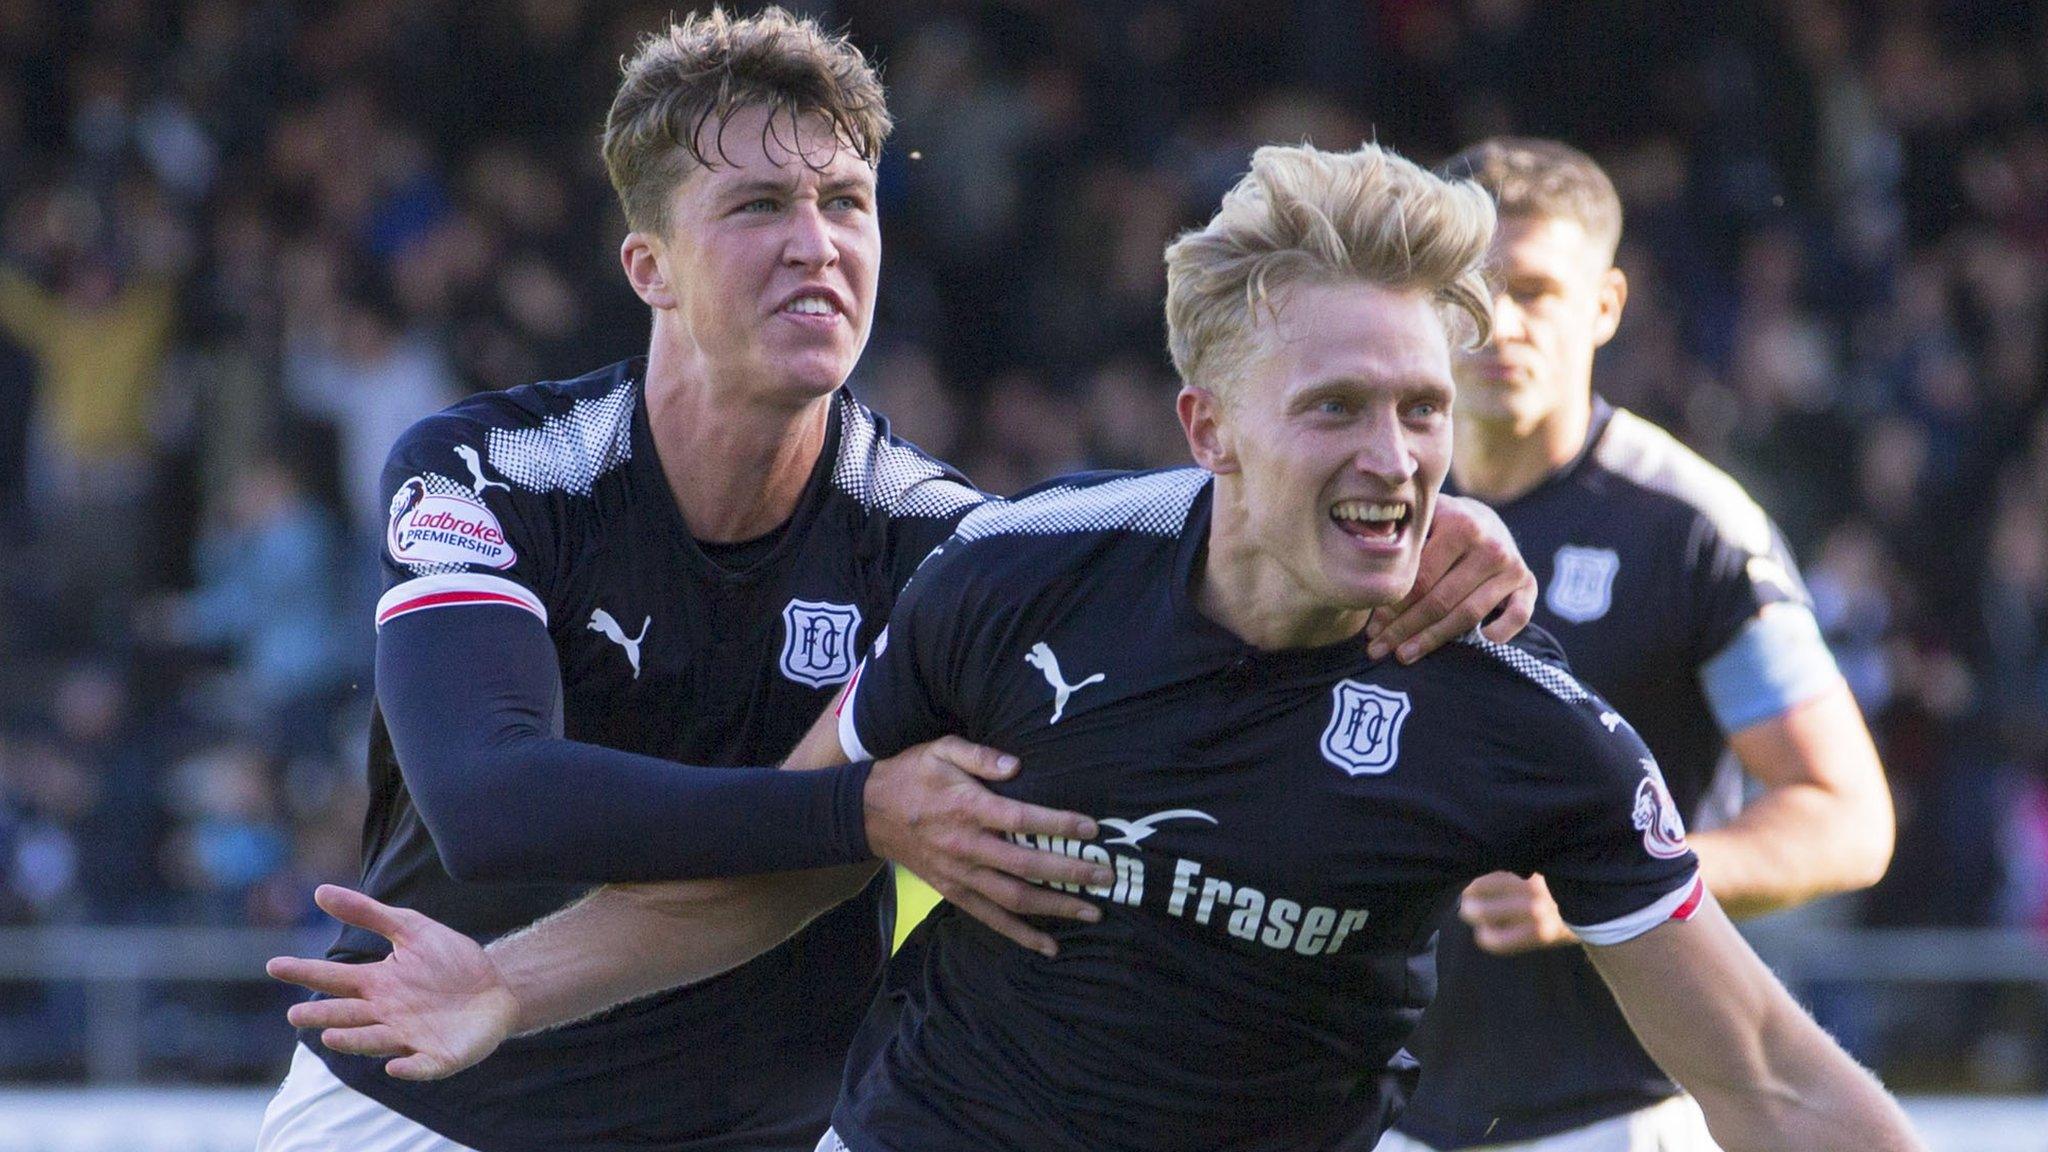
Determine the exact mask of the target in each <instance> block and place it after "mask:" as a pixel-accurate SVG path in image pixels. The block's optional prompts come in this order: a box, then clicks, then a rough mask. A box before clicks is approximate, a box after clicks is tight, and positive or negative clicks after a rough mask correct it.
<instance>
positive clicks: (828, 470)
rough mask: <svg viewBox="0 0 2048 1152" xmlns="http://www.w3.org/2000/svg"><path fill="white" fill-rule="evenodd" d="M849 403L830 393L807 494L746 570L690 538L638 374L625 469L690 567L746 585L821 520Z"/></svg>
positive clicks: (644, 385) (839, 394) (644, 380)
mask: <svg viewBox="0 0 2048 1152" xmlns="http://www.w3.org/2000/svg"><path fill="white" fill-rule="evenodd" d="M848 400H849V398H848V396H847V393H846V389H845V388H844V387H841V388H840V389H839V391H837V392H835V393H833V394H832V415H831V416H830V418H828V419H827V420H826V421H825V443H824V445H823V447H821V448H820V449H819V451H818V459H817V460H816V461H815V462H813V463H812V465H811V476H810V479H808V480H806V481H805V482H804V491H803V495H801V496H799V497H798V498H797V502H796V510H795V511H794V512H791V513H790V516H789V519H788V520H786V521H784V522H783V523H782V525H781V527H779V528H776V529H773V531H778V532H781V533H782V539H781V540H779V541H777V542H776V545H775V547H773V548H771V549H769V550H768V551H767V552H766V553H764V554H762V555H761V556H760V557H759V558H757V559H755V561H754V562H753V563H751V564H748V565H745V566H743V567H739V568H727V567H726V566H725V565H723V564H720V563H719V562H718V561H716V560H713V559H712V558H711V557H709V556H706V555H705V554H704V549H702V548H700V547H698V545H697V538H696V537H694V536H692V535H691V534H690V526H689V524H687V523H686V522H684V520H683V510H682V509H681V508H679V507H677V506H676V496H675V493H674V492H671V491H670V490H669V486H668V477H667V476H666V475H665V474H664V473H663V472H662V469H661V450H660V449H659V448H658V447H657V446H656V445H655V443H654V423H653V421H652V420H651V419H649V417H648V415H647V378H646V375H645V374H644V373H642V374H640V379H639V380H638V382H637V384H636V386H635V387H634V389H633V459H632V460H631V461H630V462H629V463H628V465H627V466H628V467H631V468H638V469H639V470H640V473H639V475H638V477H637V478H636V482H637V483H638V484H640V485H644V486H645V488H646V490H647V491H648V492H649V493H651V494H653V495H652V498H653V499H654V501H655V502H656V503H657V504H659V505H660V506H661V508H662V512H660V513H658V514H657V518H658V519H659V520H660V521H661V522H662V525H663V527H664V528H665V529H666V531H667V534H668V537H669V541H668V542H669V544H670V545H671V546H672V547H673V548H675V550H676V551H677V552H678V553H679V554H681V555H682V556H683V557H684V558H685V559H686V560H687V561H688V563H689V565H690V566H691V567H692V568H694V569H695V570H696V571H697V572H699V573H701V574H702V575H704V576H706V577H709V578H711V579H716V580H726V581H731V582H733V583H742V582H745V581H747V580H750V579H752V578H754V577H755V576H756V575H758V574H760V573H762V572H764V571H769V570H772V569H774V568H775V567H776V565H777V564H778V563H779V562H780V561H781V559H782V558H783V557H784V556H785V555H787V554H788V552H789V550H790V549H791V548H793V547H795V546H796V543H797V542H798V541H799V540H801V539H802V538H803V536H804V534H805V533H806V532H807V531H808V530H809V528H810V524H811V521H812V520H815V519H816V518H817V515H818V508H819V506H820V505H821V504H823V503H824V498H823V493H824V489H825V486H826V485H827V484H829V483H830V482H831V480H832V465H833V463H834V461H836V460H837V459H838V458H839V435H840V428H839V425H840V420H841V416H842V413H841V411H840V407H841V405H844V404H846V403H848Z"/></svg>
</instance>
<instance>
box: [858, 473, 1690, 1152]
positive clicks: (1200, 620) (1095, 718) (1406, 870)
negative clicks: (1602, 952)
mask: <svg viewBox="0 0 2048 1152" xmlns="http://www.w3.org/2000/svg"><path fill="white" fill-rule="evenodd" d="M1209 501H1210V484H1209V477H1208V474H1207V473H1205V472H1201V471H1197V470H1192V469H1183V470H1177V471H1169V472H1160V473H1138V474H1120V475H1119V474H1111V475H1103V476H1095V477H1080V478H1073V479H1070V480H1066V481H1060V482H1056V483H1055V484H1054V485H1052V486H1050V487H1048V488H1046V489H1044V490H1042V491H1040V492H1037V493H1035V494H1032V495H1028V496H1026V497H1024V498H1022V499H1020V500H1018V501H1016V502H1014V503H1012V504H1009V505H1001V506H999V505H988V506H986V507H984V508H983V509H981V510H978V511H976V512H973V513H970V514H969V515H968V517H967V518H966V519H965V520H963V521H962V523H961V526H960V530H959V532H958V533H957V534H956V535H955V536H954V538H953V540H952V541H950V542H948V543H947V544H946V545H945V546H944V547H943V548H942V549H941V551H940V552H939V553H937V554H935V556H934V557H933V559H932V560H931V561H929V562H928V563H927V564H926V566H925V567H924V568H923V569H922V570H920V571H919V573H918V574H917V575H916V576H915V577H913V578H912V580H911V583H910V586H909V588H908V589H907V590H906V591H905V593H904V596H903V599H902V601H901V602H900V603H899V606H898V610H897V613H896V616H895V617H894V619H893V620H892V621H891V623H890V625H889V627H888V628H887V629H886V630H885V631H884V632H883V633H882V635H881V637H880V638H879V639H878V640H877V641H876V643H875V645H874V647H873V649H872V651H871V653H870V654H869V656H868V657H867V659H866V661H865V662H864V664H863V667H862V671H861V672H860V673H859V674H858V675H857V678H856V680H855V685H854V688H853V690H852V692H851V694H850V695H849V698H848V700H847V701H846V703H845V704H843V705H842V707H841V710H840V718H839V719H840V740H841V744H842V745H843V746H844V747H845V749H846V751H847V753H848V755H849V756H852V757H855V758H860V757H864V756H869V755H876V754H888V753H891V752H894V751H896V750H899V749H901V748H904V747H907V746H909V745H912V744H915V743H917V742H920V741H923V740H926V739H929V738H931V737H934V736H938V735H940V734H943V733H948V732H957V733H958V734H960V735H962V736H965V737H966V738H968V739H970V740H974V741H977V742H980V743H984V744H988V745H990V746H993V747H997V748H1002V749H1005V750H1007V751H1010V752H1014V753H1016V754H1017V755H1018V756H1019V757H1021V758H1022V761H1023V767H1022V768H1021V769H1020V771H1019V773H1018V774H1017V776H1016V777H1015V778H1014V780H1013V781H1011V782H1008V783H1006V784H1004V785H1003V786H1002V787H1001V788H1000V790H1001V791H1002V792H1004V793H1005V794H1008V795H1011V796H1014V797H1016V798H1018V799H1021V800H1025V801H1029V802H1031V803H1035V804H1043V805H1049V806H1054V807H1059V808H1068V809H1074V810H1077V811H1081V812H1085V813H1088V814H1091V815H1093V816H1095V817H1096V818H1097V819H1098V821H1099V823H1100V825H1101V828H1102V832H1101V835H1100V836H1099V837H1098V838H1097V839H1096V840H1095V841H1093V842H1090V843H1086V844H1080V843H1064V842H1056V841H1047V842H1046V843H1045V844H1043V845H1042V846H1044V847H1049V848H1053V849H1055V850H1062V851H1066V852H1069V853H1072V854H1075V855H1079V856H1083V857H1087V858H1090V859H1093V860H1096V861H1099V862H1102V863H1105V864H1108V865H1110V866H1111V867H1112V868H1113V870H1114V872H1115V876H1116V880H1115V883H1114V884H1113V885H1111V886H1109V887H1106V888H1100V889H1093V890H1089V891H1088V894H1089V895H1091V896H1093V897H1094V898H1095V899H1096V900H1098V901H1099V902H1100V903H1101V904H1102V906H1103V908H1104V913H1105V915H1104V917H1103V920H1102V921H1101V922H1100V923H1099V924H1094V925H1088V924H1081V923H1078V922H1071V921H1060V922H1058V923H1057V924H1053V925H1049V926H1048V930H1049V931H1051V932H1052V934H1053V935H1054V937H1055V938H1056V939H1057V940H1058V942H1059V948H1060V951H1059V955H1058V957H1057V958H1056V959H1047V958H1045V957H1043V956H1040V955H1038V954H1037V953H1034V952H1030V951H1027V950H1025V949H1023V948H1019V947H1017V946H1016V945H1014V944H1012V943H1010V942H1009V941H1007V940H1005V939H1003V938H1002V937H1000V936H998V935H996V934H995V933H993V932H992V931H990V930H989V929H987V928H985V927H984V926H982V925H981V924H980V923H978V922H977V921H975V920H973V919H971V918H969V917H966V916H964V915H961V914H960V913H958V912H957V911H955V910H953V909H951V908H947V907H942V908H941V909H940V910H939V911H938V912H937V913H935V914H934V915H933V916H932V917H931V918H930V919H928V920H926V921H925V922H924V923H923V924H922V925H920V926H919V927H918V929H917V931H916V932H915V933H914V934H913V935H912V937H911V939H910V940H909V941H908V942H907V943H906V945H905V947H904V948H903V949H902V950H901V951H900V952H899V953H898V954H897V956H896V958H895V960H894V961H892V962H891V964H890V967H889V970H888V972H887V974H886V976H885V983H884V993H883V996H882V997H881V998H880V999H879V1000H878V1001H877V1002H876V1007H875V1010H874V1012H873V1014H872V1015H871V1016H870V1018H869V1020H868V1022H867V1024H866V1025H865V1026H864V1027H863V1029H862V1035H861V1039H860V1040H859V1041H858V1042H857V1043H856V1045H855V1048H854V1050H853V1053H852V1055H851V1056H850V1057H849V1060H848V1065H847V1079H846V1086H845V1089H844V1092H843V1095H842V1097H841V1100H840V1104H839V1106H838V1108H837V1109H835V1111H834V1113H833V1126H834V1128H835V1129H837V1131H838V1132H839V1134H840V1136H841V1138H842V1139H843V1140H844V1141H845V1142H846V1144H847V1145H848V1147H850V1148H852V1149H853V1150H854V1152H880V1150H889V1152H910V1150H913V1149H915V1150H919V1152H924V1150H935V1149H945V1150H951V1149H961V1150H965V1149H977V1150H980V1149H1015V1150H1020V1152H1021V1150H1031V1152H1049V1150H1054V1149H1076V1150H1078V1149H1090V1150H1098V1152H1099V1150H1118V1149H1130V1150H1138V1149H1158V1150H1161V1152H1165V1150H1174V1152H1184V1150H1186V1149H1190V1148H1202V1149H1276V1150H1277V1149H1304V1150H1306V1149H1328V1148H1332V1147H1336V1146H1339V1145H1340V1144H1342V1145H1345V1146H1360V1144H1359V1142H1360V1141H1362V1142H1363V1146H1369V1145H1370V1142H1371V1140H1372V1139H1374V1138H1375V1137H1376V1136H1377V1134H1378V1131H1379V1129H1380V1127H1381V1126H1382V1125H1383V1124H1384V1121H1385V1116H1386V1113H1387V1111H1388V1109H1389V1106H1390V1104H1391V1103H1392V1100H1391V1098H1390V1094H1391V1093H1392V1092H1393V1091H1394V1090H1395V1084H1394V1080H1395V1077H1393V1076H1392V1075H1390V1072H1391V1071H1392V1070H1394V1069H1398V1068H1400V1067H1402V1066H1404V1062H1405V1058H1404V1057H1402V1056H1401V1055H1400V1050H1401V1046H1402V1043H1403V1041H1404V1040H1405V1039H1406V1038H1407V1036H1408V1034H1409V1031H1410V1030H1411V1028H1412V1027H1413V1026H1414V1023H1415V1021H1416V1019H1417V1017H1418V1016H1419V1015H1420V1013H1421V1010H1422V1007H1423V1005H1424V1004H1426V1003H1427V1002H1428V1000H1429V997H1430V992H1431V968H1430V964H1429V961H1428V949H1429V942H1430V938H1431V935H1432V933H1433V932H1434V931H1435V925H1436V920H1437V918H1438V915H1439V914H1440V913H1441V912H1442V910H1443V909H1444V908H1445V907H1446V904H1447V902H1448V901H1449V900H1451V899H1452V898H1454V897H1455V895H1456V894H1457V892H1458V891H1459V889H1460V888H1461V887H1462V885H1463V884H1465V883H1466V882H1467V881H1469V880H1470V879H1471V878H1473V877H1475V876H1477V875H1480V874H1481V873H1484V872H1487V871H1490V870H1493V869H1498V868H1512V869H1516V870H1518V871H1523V872H1527V871H1530V870H1532V869H1542V870H1543V871H1544V872H1545V873H1546V874H1548V875H1550V876H1551V877H1552V883H1553V885H1554V886H1555V887H1556V888H1557V890H1558V898H1559V901H1560V903H1561V904H1562V905H1563V906H1564V908H1565V912H1566V915H1567V916H1569V917H1570V918H1571V920H1572V922H1573V923H1574V924H1578V925H1583V928H1582V929H1581V930H1582V931H1583V932H1585V933H1586V934H1587V935H1588V937H1589V938H1593V939H1597V940H1603V941H1619V940H1624V939H1628V938H1630V937H1632V936H1634V935H1636V934H1638V933H1640V932H1643V931H1647V930H1648V929H1650V928H1652V927H1654V926H1656V925H1657V924H1660V923H1662V922H1664V921H1665V920H1667V919H1670V918H1671V917H1672V916H1674V915H1680V916H1685V915H1690V913H1691V910H1692V909H1693V908H1694V907H1695V906H1696V904H1697V901H1698V900H1699V899H1700V897H1701V889H1700V887H1699V884H1698V880H1697V876H1696V873H1695V867H1694V864H1695V862H1694V860H1693V858H1692V854H1691V852H1690V851H1689V850H1688V849H1687V848H1686V846H1685V842H1684V829H1683V827H1682V826H1681V825H1680V824H1679V822H1678V821H1677V818H1676V816H1677V814H1676V811H1675V809H1674V808H1672V806H1671V805H1670V804H1669V802H1668V800H1667V798H1666V797H1665V794H1664V790H1663V786H1662V783H1661V781H1660V778H1659V777H1658V775H1657V770H1656V765H1655V763H1654V762H1653V761H1652V760H1651V759H1650V758H1649V755H1648V753H1647V751H1646V750H1645V749H1644V747H1643V745H1642V743H1641V741H1640V740H1638V739H1637V738H1636V736H1635V734H1634V733H1633V732H1632V731H1631V730H1630V729H1629V728H1628V727H1627V726H1626V725H1624V724H1621V723H1620V721H1619V718H1618V717H1616V716H1614V715H1613V713H1612V712H1611V711H1610V710H1609V709H1608V708H1607V707H1606V706H1605V705H1604V704H1603V703H1602V702H1601V701H1600V700H1598V699H1597V698H1596V697H1594V696H1592V695H1591V694H1590V693H1588V692H1586V691H1585V690H1584V689H1582V688H1581V687H1580V686H1579V684H1578V683H1577V681H1575V680H1574V679H1572V677H1571V676H1570V675H1568V674H1567V673H1566V672H1564V671H1563V670H1561V669H1560V668H1559V667H1558V666H1557V665H1556V664H1554V663H1552V662H1550V661H1548V660H1546V659H1545V658H1543V656H1542V655H1540V654H1538V653H1536V652H1534V651H1531V650H1527V649H1524V648H1521V647H1507V646H1503V645H1497V644H1493V643H1490V642H1487V641H1485V640H1483V639H1481V638H1479V637H1478V636H1477V635H1476V634H1474V635H1473V636H1472V637H1470V638H1468V639H1467V640H1465V641H1464V642H1462V643H1460V644H1456V645H1453V646H1451V647H1449V648H1447V649H1445V650H1444V651H1442V652H1439V653H1437V654H1435V655H1433V656H1431V657H1430V658H1428V659H1426V660H1423V661H1421V662H1419V663H1417V664H1416V665H1415V666H1413V667H1402V666H1400V665H1399V664H1396V663H1393V662H1391V661H1387V662H1375V661H1373V660H1371V659H1370V658H1368V656H1367V655H1366V649H1365V644H1364V641H1363V639H1362V638H1355V639H1353V640H1350V641H1346V642H1344V643H1340V644H1335V645H1331V646H1328V647H1323V648H1315V649H1304V650H1292V651H1271V652H1268V651H1260V650H1257V649H1255V648H1252V647H1250V646H1248V645H1247V644H1245V643H1244V642H1243V641H1241V640H1239V639H1238V638H1237V637H1236V636H1235V635H1234V634H1232V633H1231V632H1229V631H1228V630H1226V629H1225V628H1223V627H1222V626H1220V625H1218V624H1216V623H1215V622H1213V621H1211V620H1209V619H1208V618H1206V617H1205V616H1204V615H1203V614H1202V613H1201V612H1200V611H1198V610H1197V608H1196V606H1195V603H1194V600H1193V591H1192V589H1193V586H1194V583H1195V581H1196V580H1197V579H1198V578H1199V574H1200V571H1201V566H1202V563H1203V557H1204V554H1205V548H1206V541H1207V537H1208V513H1209ZM1537 643H1538V644H1539V645H1540V644H1541V643H1542V640H1541V638H1540V637H1539V638H1538V639H1537Z"/></svg>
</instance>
